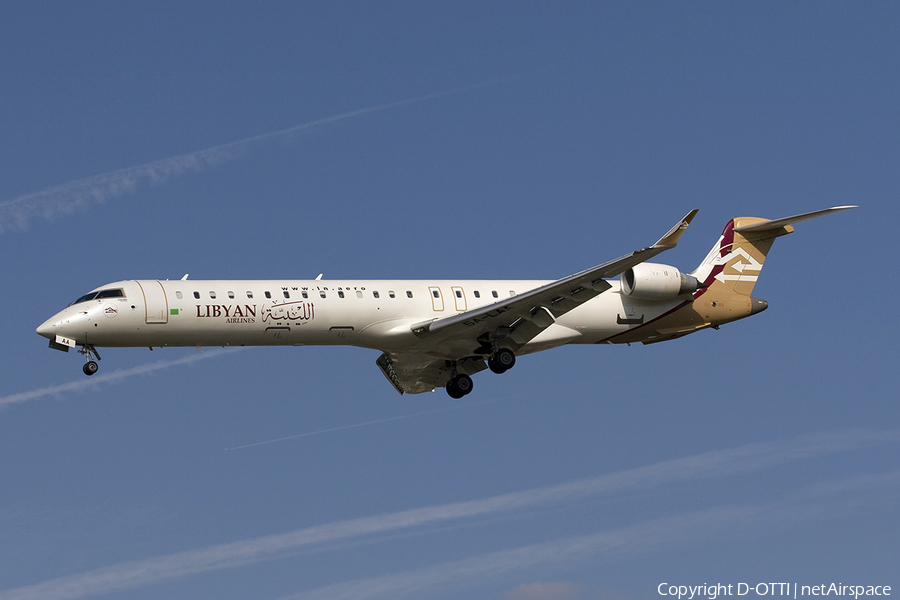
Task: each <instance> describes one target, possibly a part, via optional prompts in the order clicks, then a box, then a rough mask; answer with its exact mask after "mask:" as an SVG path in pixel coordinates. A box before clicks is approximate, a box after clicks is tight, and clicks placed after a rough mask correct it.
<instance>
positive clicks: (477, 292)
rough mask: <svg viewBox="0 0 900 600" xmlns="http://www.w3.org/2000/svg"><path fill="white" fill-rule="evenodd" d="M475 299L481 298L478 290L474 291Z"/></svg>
mask: <svg viewBox="0 0 900 600" xmlns="http://www.w3.org/2000/svg"><path fill="white" fill-rule="evenodd" d="M475 297H476V298H481V292H479V291H478V290H475Z"/></svg>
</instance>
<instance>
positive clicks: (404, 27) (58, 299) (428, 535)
mask: <svg viewBox="0 0 900 600" xmlns="http://www.w3.org/2000/svg"><path fill="white" fill-rule="evenodd" d="M3 17H4V18H3V19H0V72H2V73H3V80H4V86H3V88H4V89H3V93H2V94H0V109H2V115H3V119H2V120H0V123H2V134H0V135H2V144H3V148H4V152H3V156H4V159H3V160H2V161H0V246H2V251H3V256H4V257H5V260H4V261H2V267H0V277H2V281H3V285H4V290H5V293H4V294H2V298H0V310H2V314H3V315H5V320H4V324H3V326H2V333H3V338H4V340H5V342H6V343H4V344H3V346H2V349H0V357H2V360H0V364H2V365H3V366H2V367H0V373H2V377H0V381H2V384H0V453H2V456H3V458H2V460H0V482H2V484H0V565H2V567H0V599H3V600H9V599H12V598H17V599H31V598H42V599H46V598H91V597H103V598H216V599H222V598H229V599H230V598H254V599H257V598H264V599H265V598H271V599H282V598H292V599H293V598H298V599H310V598H344V599H363V598H391V599H396V598H434V599H444V598H461V597H464V598H471V599H485V600H488V599H494V600H594V599H597V598H604V599H606V598H613V599H624V600H629V599H650V598H659V597H660V596H659V594H658V593H657V586H658V585H659V584H660V583H663V582H667V583H670V584H676V585H677V584H684V585H688V584H691V585H697V584H703V583H725V584H737V583H738V582H748V583H751V584H755V583H757V582H796V583H798V584H799V585H818V584H820V583H830V582H832V581H834V582H843V583H844V584H849V583H852V584H861V585H893V586H895V589H897V588H896V586H898V585H900V580H898V576H897V569H896V563H897V560H896V559H897V556H900V542H898V536H897V532H898V527H900V523H898V517H897V510H896V507H897V503H898V500H900V453H898V442H900V419H898V417H900V411H898V405H897V392H896V390H897V389H898V375H897V369H896V363H897V358H898V353H897V350H896V337H897V333H898V329H897V320H896V316H895V315H894V308H893V305H894V304H895V298H896V297H897V295H898V292H900V290H898V283H897V281H896V277H895V275H896V267H894V266H893V262H894V261H893V256H894V244H893V239H894V238H895V237H896V233H895V232H894V230H893V228H892V225H893V224H895V223H897V222H898V221H900V210H898V208H897V203H896V194H897V190H898V189H900V168H898V167H900V145H898V140H900V111H898V110H897V106H900V38H898V37H897V35H896V32H897V28H898V24H900V18H898V17H900V8H898V7H897V6H896V5H895V4H891V3H886V2H884V3H879V2H873V3H867V4H853V5H850V4H844V3H774V2H773V3H768V2H763V3H752V4H750V3H743V4H738V3H691V4H684V3H679V4H675V3H569V4H565V5H562V6H557V5H553V4H548V3H515V4H508V3H458V4H452V5H447V6H434V5H431V4H429V3H339V4H333V3H321V4H313V3H276V4H263V5H258V6H257V5H253V6H245V5H237V4H234V5H229V4H223V3H174V2H172V3H154V4H152V5H148V6H143V5H138V4H129V3H93V4H81V5H78V4H72V3H52V2H51V3H42V4H37V3H29V4H23V5H17V6H9V7H6V8H5V9H4V15H3ZM843 204H859V205H860V208H858V209H856V210H854V211H849V212H844V213H840V214H837V215H832V216H828V217H824V218H822V219H818V220H815V221H809V222H804V223H800V224H798V225H797V228H796V229H797V231H796V233H795V234H793V235H791V236H788V237H786V238H783V239H780V240H778V242H776V246H775V247H774V249H773V251H772V252H771V253H770V255H769V260H768V261H767V262H766V266H765V269H764V270H763V272H762V276H761V278H760V282H759V284H758V285H757V287H756V288H755V290H754V295H755V296H758V297H761V298H764V299H766V300H767V301H768V302H769V304H770V308H769V309H768V310H767V311H766V312H764V313H762V314H760V315H757V316H754V317H753V318H751V319H747V320H744V321H741V322H738V323H734V324H731V325H727V326H725V327H722V328H721V330H720V331H704V332H700V333H698V334H696V335H692V336H689V337H687V338H684V339H682V340H678V341H675V342H668V343H663V344H658V345H653V346H647V347H644V346H631V347H618V346H616V347H596V348H594V347H577V348H561V349H557V350H553V351H550V352H545V353H540V354H537V355H531V356H526V357H522V358H521V359H520V360H519V362H518V363H517V365H516V368H515V369H513V370H512V371H510V372H508V373H506V374H504V375H503V376H494V375H492V374H490V373H483V374H480V375H479V376H477V377H476V378H475V393H473V394H472V395H470V396H468V397H467V398H466V399H464V400H461V401H452V400H450V399H449V398H448V397H447V396H446V394H445V393H443V392H442V391H438V392H436V393H434V394H424V395H415V396H403V397H401V396H398V395H397V393H396V392H395V391H394V390H393V389H392V388H391V387H390V386H389V385H388V384H387V382H386V381H385V380H384V378H383V376H382V375H381V374H380V373H379V372H378V370H377V368H376V366H375V364H374V361H375V359H376V358H377V354H378V353H377V352H374V351H367V350H361V349H355V348H250V349H243V350H236V351H235V350H230V351H223V350H216V349H209V350H207V351H206V353H204V354H200V353H198V352H197V351H196V350H193V349H163V350H160V349H157V350H154V351H153V352H152V353H151V352H150V351H149V350H147V349H108V350H105V351H102V350H101V352H102V356H103V360H102V361H101V371H100V373H99V374H98V375H97V376H95V377H94V378H92V379H90V380H89V379H87V378H85V377H84V376H83V375H82V373H81V360H80V357H79V356H77V355H74V354H72V353H69V354H63V353H61V352H54V351H51V350H49V349H48V348H47V345H46V341H45V340H43V339H42V338H40V337H38V336H37V335H36V334H35V333H34V328H35V327H36V326H37V325H38V324H40V323H41V322H42V321H43V320H44V319H46V318H47V317H49V316H50V315H52V314H53V313H55V312H56V311H58V310H59V309H61V308H62V307H63V306H65V305H66V304H67V303H68V302H70V301H71V300H73V299H74V298H76V297H78V296H80V295H81V294H83V293H85V292H86V291H88V290H90V289H92V288H94V287H97V286H99V285H101V284H103V283H107V282H111V281H116V280H121V279H141V278H160V279H167V278H169V279H175V278H180V277H181V276H182V275H184V274H185V273H190V276H191V278H193V279H230V278H234V279H240V278H254V279H265V278H278V279H284V278H298V279H301V278H313V277H315V276H316V275H318V274H319V273H324V274H325V278H326V279H327V278H330V277H331V278H345V279H349V278H367V279H369V278H371V279H376V278H411V279H414V278H447V279H450V278H457V277H458V278H466V279H470V278H471V279H476V278H485V279H501V278H510V279H526V278H537V279H553V278H559V277H563V276H565V275H568V274H571V273H573V272H576V271H579V270H581V269H584V268H586V267H589V266H592V265H595V264H598V263H600V262H603V261H605V260H608V259H611V258H615V257H617V256H620V255H622V254H624V253H626V252H629V251H631V250H634V249H636V248H638V247H641V246H644V245H646V244H648V243H652V242H653V241H654V240H656V239H657V238H658V237H659V235H661V234H662V233H663V232H665V231H666V229H667V228H668V227H669V226H671V224H672V223H674V222H675V221H677V219H678V218H680V217H681V216H683V215H684V214H685V213H686V212H687V211H688V210H689V209H692V208H699V209H700V213H699V215H698V216H697V218H696V219H695V220H694V222H693V224H692V226H691V228H690V230H689V231H688V232H687V233H686V234H685V236H683V237H682V239H681V242H680V244H679V247H678V248H677V249H675V250H673V251H671V252H668V253H666V254H664V255H662V256H661V257H659V259H660V260H661V261H662V262H666V263H670V264H674V265H675V266H678V267H679V268H681V269H682V270H685V271H690V270H692V269H693V268H694V267H695V266H696V265H697V264H698V263H699V262H700V260H701V259H702V258H703V257H704V256H705V255H706V253H707V251H708V250H709V248H710V247H711V246H712V244H713V243H714V242H715V241H716V239H717V237H718V235H719V233H720V232H721V229H722V227H723V226H724V225H725V223H726V222H727V221H728V219H730V218H732V217H735V216H760V217H768V218H778V217H783V216H787V215H792V214H796V213H800V212H805V211H810V210H816V209H820V208H826V207H830V206H835V205H843ZM750 596H753V594H750Z"/></svg>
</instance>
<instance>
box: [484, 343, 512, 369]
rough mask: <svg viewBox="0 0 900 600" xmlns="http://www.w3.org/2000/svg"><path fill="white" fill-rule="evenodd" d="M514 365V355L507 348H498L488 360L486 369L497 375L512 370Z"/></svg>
mask: <svg viewBox="0 0 900 600" xmlns="http://www.w3.org/2000/svg"><path fill="white" fill-rule="evenodd" d="M514 364H516V355H515V354H513V351H512V350H509V349H507V348H500V349H499V350H497V351H496V352H494V353H493V354H491V357H490V358H488V368H489V369H490V370H491V371H493V372H494V373H497V374H498V375H499V374H500V373H506V372H507V371H509V370H510V369H512V368H513V365H514Z"/></svg>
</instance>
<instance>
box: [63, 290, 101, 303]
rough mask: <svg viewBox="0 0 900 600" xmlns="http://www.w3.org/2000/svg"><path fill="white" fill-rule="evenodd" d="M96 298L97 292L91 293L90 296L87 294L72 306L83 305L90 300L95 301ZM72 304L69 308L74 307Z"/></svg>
mask: <svg viewBox="0 0 900 600" xmlns="http://www.w3.org/2000/svg"><path fill="white" fill-rule="evenodd" d="M96 297H97V292H91V293H90V294H85V295H84V296H82V297H81V298H79V299H78V300H76V301H75V302H73V303H72V304H81V303H82V302H87V301H88V300H93V299H94V298H96ZM72 304H70V305H69V306H72Z"/></svg>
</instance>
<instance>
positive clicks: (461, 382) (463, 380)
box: [447, 374, 472, 400]
mask: <svg viewBox="0 0 900 600" xmlns="http://www.w3.org/2000/svg"><path fill="white" fill-rule="evenodd" d="M471 391H472V378H471V377H469V376H468V375H464V374H460V375H454V376H453V377H451V378H450V381H449V382H447V393H448V394H450V397H451V398H453V399H455V400H459V399H460V398H462V397H463V396H465V395H466V394H468V393H470V392H471Z"/></svg>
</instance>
